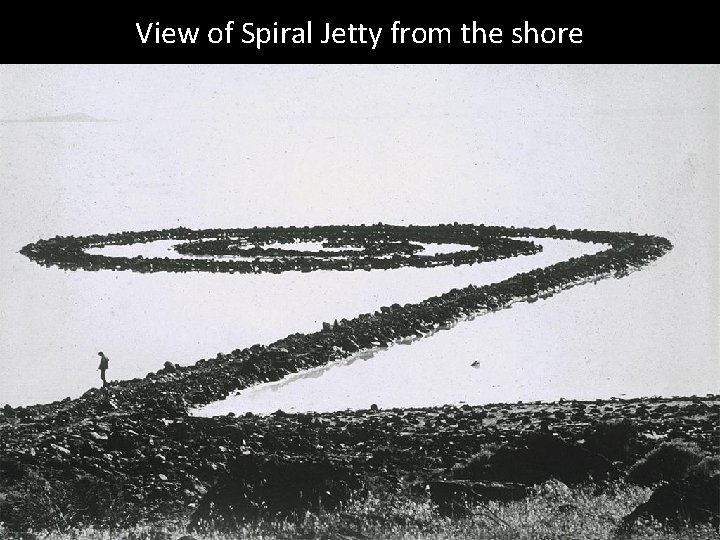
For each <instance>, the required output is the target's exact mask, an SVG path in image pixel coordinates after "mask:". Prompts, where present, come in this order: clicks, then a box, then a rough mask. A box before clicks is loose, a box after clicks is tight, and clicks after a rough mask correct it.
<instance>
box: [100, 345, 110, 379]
mask: <svg viewBox="0 0 720 540" xmlns="http://www.w3.org/2000/svg"><path fill="white" fill-rule="evenodd" d="M98 356H99V357H100V365H99V366H98V369H99V370H100V378H101V379H102V382H103V388H105V387H106V386H107V381H106V380H105V371H106V370H107V368H108V363H109V362H110V360H108V357H107V356H105V355H104V354H103V352H102V351H100V352H99V353H98Z"/></svg>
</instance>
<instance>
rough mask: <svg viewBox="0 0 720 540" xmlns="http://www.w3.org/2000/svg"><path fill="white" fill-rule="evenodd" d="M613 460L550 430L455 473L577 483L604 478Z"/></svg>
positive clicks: (479, 477) (531, 481) (522, 481)
mask: <svg viewBox="0 0 720 540" xmlns="http://www.w3.org/2000/svg"><path fill="white" fill-rule="evenodd" d="M611 468H612V463H611V462H610V461H609V460H608V459H607V458H605V457H603V456H601V455H599V454H595V453H593V452H590V451H588V450H586V449H585V448H582V447H581V446H579V445H577V444H574V443H571V442H567V441H564V440H563V439H561V438H559V437H557V436H555V435H552V434H550V433H543V432H538V433H533V434H529V435H527V436H526V437H525V438H524V439H523V440H522V444H521V445H520V446H504V447H501V448H499V449H497V450H496V451H495V452H494V453H493V454H492V455H490V456H488V457H487V459H486V460H485V463H473V464H468V466H467V467H466V468H465V469H464V470H463V469H462V468H460V469H459V470H458V471H457V472H456V474H457V475H463V474H465V475H468V476H471V477H472V479H477V480H498V481H505V482H517V483H520V484H525V485H533V484H541V483H543V482H545V481H546V480H549V479H551V478H554V479H557V480H560V481H561V482H564V483H566V484H577V483H579V482H583V481H585V480H588V479H590V478H593V479H595V480H599V479H602V478H605V477H606V476H607V474H608V472H609V471H610V469H611Z"/></svg>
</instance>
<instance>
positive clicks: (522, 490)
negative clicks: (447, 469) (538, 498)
mask: <svg viewBox="0 0 720 540" xmlns="http://www.w3.org/2000/svg"><path fill="white" fill-rule="evenodd" d="M427 491H428V493H429V494H430V500H431V501H432V502H433V503H435V504H436V505H437V509H438V512H439V513H440V514H441V515H443V516H453V517H461V516H465V515H468V514H469V511H470V508H471V507H473V506H475V505H477V504H478V503H482V502H486V501H503V502H509V501H517V500H520V499H524V498H525V497H527V496H528V494H529V493H530V489H529V488H528V486H523V485H520V484H512V483H506V482H473V481H471V480H435V481H432V482H428V483H427Z"/></svg>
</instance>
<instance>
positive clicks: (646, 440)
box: [0, 225, 720, 530]
mask: <svg viewBox="0 0 720 540" xmlns="http://www.w3.org/2000/svg"><path fill="white" fill-rule="evenodd" d="M373 227H375V229H373V231H374V232H373V234H381V231H385V228H386V227H389V226H373ZM463 227H466V228H463ZM467 227H471V226H460V225H455V226H444V229H443V230H445V232H447V231H455V233H454V234H455V237H454V238H455V240H453V241H457V239H458V235H459V234H460V233H459V232H458V231H466V232H463V233H462V234H470V233H468V232H467V231H470V230H475V231H476V232H475V233H473V234H477V231H478V230H479V227H483V233H484V234H485V235H486V236H488V235H494V236H495V237H497V236H502V235H512V236H513V237H539V238H541V237H548V238H561V239H575V240H580V241H585V242H596V243H605V244H609V245H610V246H611V247H610V248H609V249H607V250H604V251H601V252H598V253H596V254H594V255H586V256H583V257H579V258H576V259H570V260H568V261H563V262H560V263H557V264H554V265H551V266H548V267H546V268H542V269H537V270H533V271H531V272H526V273H521V274H517V275H515V276H513V277H512V278H510V279H507V280H504V281H501V282H499V283H494V284H491V285H486V286H482V287H476V286H473V285H470V286H468V287H465V288H462V289H453V290H451V291H449V292H447V293H445V294H442V295H440V296H436V297H431V298H428V299H426V300H424V301H422V302H419V303H415V304H406V305H404V306H401V305H399V304H393V305H391V306H386V307H382V308H380V309H379V310H378V311H376V312H374V313H368V314H361V315H359V316H357V317H355V318H353V319H349V320H348V319H342V320H340V321H334V322H327V323H324V324H323V328H322V329H321V330H319V331H318V332H314V333H310V334H293V335H290V336H288V337H286V338H284V339H281V340H279V341H276V342H275V343H272V344H270V345H266V346H265V345H254V346H252V347H249V348H246V349H242V350H240V349H236V350H234V351H232V352H230V353H226V354H225V353H221V354H218V355H217V357H215V358H213V359H202V360H199V361H198V362H197V363H196V364H195V365H192V366H185V367H181V366H178V365H173V364H170V363H166V365H165V367H164V368H162V369H161V370H159V371H158V372H156V373H150V374H148V375H147V376H146V377H145V378H143V379H133V380H129V381H118V382H113V383H111V384H110V385H109V386H108V387H107V388H105V389H100V390H98V389H91V390H89V391H88V392H86V393H85V394H84V395H83V396H81V397H80V398H78V399H75V400H70V399H69V398H68V399H66V400H63V401H58V402H54V403H51V404H45V405H35V406H30V407H16V408H13V407H11V406H9V405H6V406H5V407H4V408H3V409H2V412H0V471H1V472H2V475H0V521H3V522H5V523H6V524H9V526H10V527H12V528H13V529H17V530H22V529H27V528H38V527H59V526H69V525H73V524H77V523H87V522H91V523H99V524H102V525H119V524H122V523H134V522H139V521H144V520H153V519H159V518H161V517H163V518H166V517H167V516H172V515H178V516H185V517H187V514H188V511H189V509H193V508H195V507H196V506H197V505H198V504H199V503H200V501H201V499H202V498H203V497H204V496H205V495H206V494H207V493H208V489H209V488H210V487H211V486H213V485H214V484H215V483H217V482H219V481H221V480H222V479H223V477H225V476H227V475H228V474H229V472H230V470H231V469H232V468H233V467H237V466H236V465H233V463H238V462H242V460H243V459H244V460H248V459H252V460H256V461H253V462H252V463H254V464H255V465H253V466H257V464H258V463H260V464H262V466H263V467H269V466H270V465H267V463H270V461H268V459H270V458H271V457H273V456H274V457H275V458H278V456H280V457H281V461H282V462H283V463H285V462H287V461H288V460H289V461H290V462H294V463H315V462H319V461H322V462H323V463H326V464H327V462H337V463H339V462H342V463H347V464H349V468H350V472H351V473H352V474H353V475H361V476H362V477H363V478H364V480H363V483H364V484H365V485H367V483H368V482H370V483H371V484H373V485H377V486H381V487H382V486H384V488H383V489H390V488H389V486H395V487H397V486H398V485H402V486H404V488H403V489H405V488H407V489H411V488H412V486H413V485H414V484H417V483H418V482H420V483H421V484H422V483H423V482H425V483H427V482H435V483H437V482H440V484H433V485H440V486H442V485H443V482H447V481H451V480H453V481H454V480H460V479H457V478H453V476H452V474H450V473H448V470H449V469H452V468H453V467H458V466H461V465H462V464H467V462H468V460H470V459H471V458H472V457H473V456H474V455H477V454H478V453H482V452H490V453H491V454H492V455H495V454H497V453H498V451H499V449H500V448H507V449H513V448H516V449H520V448H522V447H523V445H525V446H526V445H527V441H528V440H534V439H533V437H535V435H533V434H537V435H538V436H539V437H540V439H538V440H544V441H545V442H543V443H542V444H550V446H551V447H553V448H555V450H554V451H560V453H561V454H562V452H568V456H570V457H568V458H567V459H568V460H572V459H575V458H577V459H579V460H580V462H582V463H585V465H578V467H579V469H578V471H576V473H577V474H576V477H573V478H571V479H569V481H574V479H578V478H588V477H596V476H597V477H607V478H612V477H617V476H618V475H622V474H623V471H624V472H626V471H627V468H628V467H629V464H631V463H632V462H633V461H634V460H636V459H637V458H638V457H639V456H641V455H642V454H643V453H644V452H647V451H648V449H650V448H652V447H653V446H656V445H657V444H658V441H661V440H670V439H681V440H686V441H690V442H692V443H693V444H696V445H698V448H700V449H701V451H702V452H705V453H707V454H711V453H713V452H715V453H717V448H716V440H717V438H716V435H717V434H716V432H715V431H714V430H715V429H716V425H715V424H714V423H713V419H714V418H716V417H717V414H718V410H719V403H720V399H719V398H718V397H717V396H708V397H706V398H695V397H693V398H677V399H660V398H653V399H646V400H628V401H618V400H611V401H598V402H567V403H557V404H541V403H534V404H527V405H525V404H517V405H494V406H493V405H488V406H484V407H469V406H463V407H461V408H457V407H443V408H434V409H408V410H399V409H398V410H395V409H394V410H390V411H378V410H367V411H355V412H342V413H334V414H325V415H323V414H304V415H303V414H296V415H287V414H285V413H282V412H281V411H279V412H278V413H276V414H274V415H271V416H268V417H258V416H253V415H247V416H246V417H243V418H234V417H232V416H228V417H222V418H212V419H202V418H193V417H191V416H189V414H188V410H189V409H190V408H192V407H196V406H199V405H204V404H207V403H210V402H212V401H215V400H218V399H222V398H224V397H226V396H227V395H229V394H230V393H231V392H233V391H236V390H238V389H242V388H247V387H248V386H251V385H254V384H258V383H260V382H268V381H275V380H279V379H280V378H282V377H284V376H285V375H287V374H289V373H294V372H298V371H301V370H305V369H308V368H311V367H316V366H321V365H326V364H327V363H329V362H332V361H336V360H339V359H343V358H347V357H349V356H351V355H353V354H357V353H359V352H362V351H368V350H372V349H373V348H374V347H378V346H385V345H387V344H388V343H390V342H393V341H396V340H400V339H406V338H412V337H415V336H422V335H425V334H427V333H430V332H432V331H434V330H436V329H437V328H439V327H441V326H445V325H451V324H453V323H455V322H457V321H458V320H461V319H463V318H466V317H470V316H474V315H478V314H482V313H487V312H490V311H493V310H497V309H502V308H504V307H508V306H510V305H511V304H512V303H514V302H517V301H532V300H533V299H536V298H539V297H542V296H549V295H553V294H556V293H557V292H560V291H562V290H564V289H567V288H571V287H574V286H578V285H580V284H582V283H585V282H587V281H589V280H596V279H602V278H608V277H614V276H622V275H625V274H627V273H629V272H632V271H634V270H636V269H638V268H640V267H642V266H644V265H646V264H648V263H650V262H651V261H653V260H655V259H656V258H658V257H660V256H662V255H663V254H664V253H665V252H667V251H668V250H669V249H671V248H672V245H671V244H670V242H669V241H667V240H666V239H663V238H659V237H655V236H647V235H645V236H643V235H637V234H634V233H613V232H605V231H586V230H575V231H568V230H562V229H556V228H555V227H551V228H547V229H532V228H513V227H510V228H508V227H484V226H479V227H475V226H472V227H475V229H468V228H467ZM277 230H278V229H273V230H272V231H268V230H262V229H258V230H257V231H260V232H254V233H252V234H257V235H259V236H262V235H266V236H264V237H263V241H267V242H269V241H270V240H273V241H276V240H278V234H277ZM438 230H440V229H438ZM178 231H179V232H178ZM209 231H210V230H206V231H199V232H197V231H195V232H193V231H189V230H187V229H182V230H180V229H178V230H171V231H160V232H156V233H157V234H155V233H153V234H149V233H123V235H119V236H117V237H116V238H115V237H112V238H110V239H111V240H113V241H114V242H115V243H123V242H125V241H128V242H129V243H132V242H134V241H137V239H138V238H139V237H141V238H144V239H145V240H144V241H150V240H152V239H158V237H169V238H178V239H180V238H185V239H191V238H193V237H195V236H203V235H204V236H205V237H212V238H217V237H220V236H222V234H223V231H220V230H212V232H209ZM238 231H243V232H242V234H246V235H248V234H250V233H248V232H247V231H248V230H239V229H238V230H232V232H231V233H232V234H235V235H236V236H237V234H239V233H238ZM253 231H254V230H253ZM308 231H310V229H308ZM316 232H317V231H310V232H308V233H307V234H306V235H305V236H304V238H305V239H312V238H315V237H313V236H312V234H315V233H316ZM435 232H437V231H435ZM231 233H230V232H227V231H225V234H231ZM311 233H312V234H311ZM323 234H326V236H325V238H326V239H327V238H328V236H327V234H329V233H328V231H323ZM382 234H384V232H383V233H382ZM433 234H434V233H433ZM437 234H439V232H437ZM447 236H448V235H446V237H447ZM109 237H110V235H109V236H108V237H99V236H94V237H85V238H84V239H80V240H78V239H74V240H72V241H70V240H68V239H60V240H56V241H47V242H50V243H49V244H45V247H47V246H48V245H54V246H57V245H69V246H71V247H72V246H74V247H72V249H70V250H65V251H63V250H60V251H59V252H58V251H57V250H55V251H52V250H50V251H48V250H46V249H45V248H42V249H40V250H39V251H38V250H37V249H36V248H37V246H38V245H40V246H41V247H42V244H41V243H40V242H38V243H36V244H35V245H34V246H35V248H30V247H28V246H26V248H23V249H24V251H23V252H24V253H25V254H26V255H28V256H31V258H33V259H34V260H36V261H37V262H40V263H41V264H57V265H58V266H61V267H64V268H71V267H73V265H78V266H76V267H83V268H86V269H98V268H101V267H102V266H98V267H96V266H95V265H94V263H93V265H92V268H87V267H85V266H83V264H85V262H83V260H81V261H80V262H78V261H74V260H73V256H75V255H77V250H76V248H77V247H78V246H80V247H81V248H82V249H85V248H87V247H89V246H90V245H100V244H102V243H104V242H107V241H108V238H109ZM288 238H298V235H294V236H292V235H291V236H289V237H288ZM393 238H396V237H393ZM426 238H427V237H426ZM336 240H337V239H336ZM343 241H345V242H348V241H350V240H349V239H347V238H346V239H345V240H343ZM393 241H394V240H393ZM445 241H449V240H447V238H446V240H445ZM460 243H461V242H460ZM533 245H534V244H533ZM82 249H80V252H82ZM33 250H35V251H33ZM73 250H75V251H73ZM49 253H54V254H55V258H54V259H53V258H51V257H49V255H48V254H49ZM58 253H59V255H58ZM93 260H94V259H93ZM133 260H134V259H133ZM152 260H153V259H147V260H145V262H141V268H142V267H143V265H145V264H147V261H152ZM190 260H191V261H195V260H196V259H190ZM205 263H207V261H204V262H203V263H202V264H205ZM195 269H196V270H197V269H198V268H195ZM153 271H155V270H153ZM211 271H214V270H211ZM624 418H633V421H632V425H631V426H626V428H619V429H620V431H622V430H623V429H625V431H627V437H626V439H627V440H626V441H625V443H624V444H623V449H622V452H620V453H619V454H618V455H617V456H615V457H616V458H617V459H612V458H611V457H608V456H607V455H606V454H607V449H605V450H603V451H602V452H601V450H602V448H592V447H590V448H589V449H588V446H587V445H588V442H587V441H588V440H591V441H592V440H593V437H595V440H597V441H600V439H603V437H601V436H600V435H597V432H598V430H600V431H602V430H603V429H606V428H603V427H602V426H604V425H611V424H612V425H615V424H618V423H622V420H623V419H624ZM609 429H610V430H612V429H618V428H609ZM613 433H614V432H613ZM593 434H595V435H593ZM528 437H530V438H529V439H528ZM543 437H544V438H545V439H543ZM548 437H549V438H548ZM613 437H616V435H613V436H612V437H610V438H611V439H612V438H613ZM623 437H625V435H623ZM713 437H715V438H713ZM558 441H565V442H567V445H565V442H563V443H559V442H558ZM597 444H598V445H600V446H602V444H605V443H602V444H601V443H600V442H598V443H597ZM558 445H559V446H558ZM564 445H565V446H564ZM578 448H580V449H581V450H582V451H580V450H578ZM588 452H590V453H592V455H593V456H596V457H595V458H593V459H590V460H589V461H587V463H586V462H585V461H584V458H582V459H580V457H578V456H586V454H587V453H588ZM247 456H251V457H247ZM573 456H574V457H573ZM597 456H602V459H600V458H598V457H597ZM516 457H517V456H516ZM498 459H499V458H498ZM257 460H260V461H257ZM613 462H617V463H615V464H613ZM279 466H280V465H278V467H279ZM318 466H320V465H318ZM543 467H545V469H547V471H549V472H548V474H547V475H546V476H547V477H548V478H549V477H557V476H558V474H561V473H560V472H559V471H558V470H554V471H553V470H551V469H552V468H551V467H550V468H549V469H548V467H547V466H543ZM583 467H584V468H583ZM442 471H445V472H444V473H443V472H442ZM488 471H489V472H488ZM547 471H546V472H547ZM448 474H450V477H448ZM453 474H454V473H453ZM483 474H484V476H483V477H482V478H483V479H484V480H487V481H497V482H501V483H519V484H521V485H522V486H525V487H524V488H522V489H525V488H528V487H529V486H531V485H532V484H533V483H534V482H535V481H536V480H538V479H539V478H540V479H542V475H540V476H539V477H538V476H537V475H535V476H533V477H532V478H531V477H525V478H524V479H523V478H515V477H512V475H510V476H508V475H509V474H510V473H509V472H508V471H507V470H505V472H503V469H502V467H501V466H499V468H496V470H493V469H492V467H490V469H488V470H485V472H484V473H483ZM531 476H532V475H531ZM465 480H467V479H465ZM518 480H520V481H519V482H518ZM445 487H447V486H445ZM476 487H477V486H476ZM393 489H394V488H393ZM437 489H440V490H441V491H442V490H443V489H445V488H442V487H441V488H437ZM498 489H500V490H501V491H502V489H503V488H502V487H500V488H498ZM38 490H40V492H41V493H45V494H46V495H47V494H52V496H53V498H54V499H55V500H56V504H55V507H57V508H58V511H57V512H54V511H53V510H52V506H51V507H49V508H45V509H44V510H43V511H42V512H40V513H36V515H37V516H38V517H36V518H35V521H32V520H30V521H29V519H30V518H28V517H27V516H28V514H27V512H23V511H21V508H23V505H24V507H25V508H26V509H27V508H33V505H38V504H41V503H40V502H39V501H40V500H41V499H42V498H40V499H38V495H39V493H38ZM94 500H97V501H106V502H107V501H114V502H113V503H112V504H109V503H107V504H106V505H105V506H103V507H101V508H98V505H97V503H93V501H94Z"/></svg>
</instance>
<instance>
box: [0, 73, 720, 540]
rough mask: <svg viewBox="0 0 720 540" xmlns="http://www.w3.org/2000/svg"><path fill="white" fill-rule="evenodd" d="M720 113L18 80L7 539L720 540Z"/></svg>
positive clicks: (336, 87)
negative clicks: (719, 293) (719, 292)
mask: <svg viewBox="0 0 720 540" xmlns="http://www.w3.org/2000/svg"><path fill="white" fill-rule="evenodd" d="M718 96H720V69H719V68H718V66H717V65H687V64H685V65H683V64H673V65H663V64H636V65H603V64H472V65H471V64H357V65H351V64H246V65H244V64H215V65H213V64H150V65H146V64H28V65H25V64H5V65H1V66H0V188H1V190H2V191H1V193H2V197H0V231H1V233H2V234H0V538H8V539H36V540H46V539H60V540H70V539H74V540H96V539H97V540H111V539H122V540H211V539H212V540H229V539H235V538H243V539H245V538H247V539H261V538H262V539H268V538H270V539H275V538H282V539H295V538H298V539H314V538H317V539H343V540H350V539H386V538H387V539H440V538H443V539H450V538H452V539H455V538H467V539H497V540H500V539H515V538H517V539H528V540H530V539H537V538H543V539H588V540H589V539H614V538H623V539H638V540H640V539H642V540H650V539H653V540H670V539H688V540H689V539H701V540H705V539H708V540H709V539H716V538H719V537H720V536H719V529H718V527H719V526H720V449H719V448H720V445H719V443H718V441H719V439H718V434H719V432H718V418H719V414H720V353H719V328H718V320H719V317H718V315H719V313H718V311H719V309H718V298H719V296H718V287H719V280H718V277H719V276H718V263H719V246H720V238H719V236H720V234H719V228H720V221H719V219H720V218H719V216H720V213H719V202H720V195H719V187H720V151H719V149H720V109H719V108H720V99H719V97H718Z"/></svg>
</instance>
